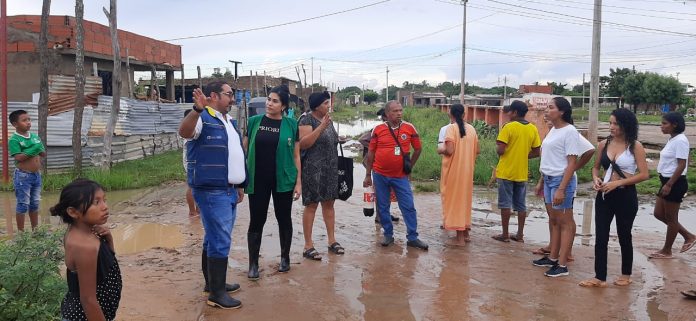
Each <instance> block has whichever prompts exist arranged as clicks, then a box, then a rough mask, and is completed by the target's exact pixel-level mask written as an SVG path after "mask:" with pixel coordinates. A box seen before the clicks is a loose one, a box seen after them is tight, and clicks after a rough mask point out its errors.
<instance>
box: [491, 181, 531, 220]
mask: <svg viewBox="0 0 696 321" xmlns="http://www.w3.org/2000/svg"><path fill="white" fill-rule="evenodd" d="M526 197H527V182H513V181H509V180H507V179H502V178H498V208H501V209H510V208H511V209H514V210H515V211H517V212H526V211H527V204H526V201H527V199H526Z"/></svg>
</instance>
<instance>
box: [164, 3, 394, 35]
mask: <svg viewBox="0 0 696 321" xmlns="http://www.w3.org/2000/svg"><path fill="white" fill-rule="evenodd" d="M389 1H391V0H382V1H378V2H374V3H370V4H366V5H364V6H360V7H355V8H352V9H346V10H341V11H336V12H332V13H327V14H323V15H320V16H315V17H311V18H305V19H300V20H294V21H289V22H283V23H278V24H274V25H268V26H263V27H255V28H249V29H243V30H236V31H230V32H221V33H211V34H206V35H199V36H188V37H180V38H172V39H165V40H163V41H176V40H187V39H198V38H207V37H217V36H226V35H232V34H237V33H243V32H249V31H258V30H263V29H270V28H276V27H282V26H287V25H292V24H296V23H300V22H306V21H310V20H316V19H321V18H326V17H330V16H335V15H338V14H342V13H346V12H351V11H355V10H360V9H365V8H368V7H372V6H376V5H379V4H382V3H386V2H389Z"/></svg>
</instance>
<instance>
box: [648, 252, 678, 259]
mask: <svg viewBox="0 0 696 321" xmlns="http://www.w3.org/2000/svg"><path fill="white" fill-rule="evenodd" d="M648 258H649V259H673V258H674V256H671V255H667V254H662V253H660V252H655V253H652V254H650V255H648Z"/></svg>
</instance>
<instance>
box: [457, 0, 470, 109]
mask: <svg viewBox="0 0 696 321" xmlns="http://www.w3.org/2000/svg"><path fill="white" fill-rule="evenodd" d="M461 1H462V7H464V23H463V24H462V85H461V89H460V90H459V100H460V101H461V103H462V104H464V93H465V92H464V87H465V86H464V85H465V84H466V81H465V77H464V75H466V3H467V2H468V1H469V0H461Z"/></svg>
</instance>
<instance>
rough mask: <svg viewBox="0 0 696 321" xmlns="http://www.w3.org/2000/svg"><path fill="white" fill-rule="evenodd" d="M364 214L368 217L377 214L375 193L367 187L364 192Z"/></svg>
mask: <svg viewBox="0 0 696 321" xmlns="http://www.w3.org/2000/svg"><path fill="white" fill-rule="evenodd" d="M363 215H365V216H367V217H371V216H373V215H375V193H374V192H373V191H372V189H366V190H365V192H364V193H363Z"/></svg>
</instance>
